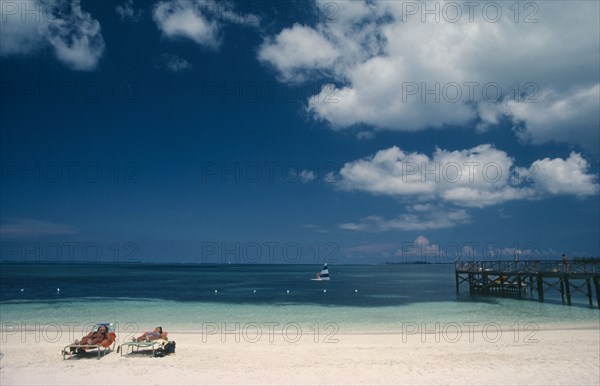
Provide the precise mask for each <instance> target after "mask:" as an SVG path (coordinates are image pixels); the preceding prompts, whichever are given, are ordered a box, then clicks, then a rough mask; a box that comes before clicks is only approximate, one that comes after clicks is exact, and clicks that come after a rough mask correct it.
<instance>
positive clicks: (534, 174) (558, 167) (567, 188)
mask: <svg viewBox="0 0 600 386" xmlns="http://www.w3.org/2000/svg"><path fill="white" fill-rule="evenodd" d="M588 169H589V164H588V162H587V161H586V160H585V159H583V158H582V157H581V155H580V154H579V153H575V152H571V154H570V155H569V158H567V159H562V158H554V159H550V158H544V159H542V160H537V161H535V162H533V163H532V165H531V167H530V168H529V170H527V171H522V172H521V173H525V174H526V175H527V176H530V178H531V179H532V180H534V181H536V185H537V189H538V191H540V192H542V193H546V194H549V195H558V194H568V195H574V196H591V195H595V194H598V182H597V180H598V178H597V176H595V175H592V174H587V171H588Z"/></svg>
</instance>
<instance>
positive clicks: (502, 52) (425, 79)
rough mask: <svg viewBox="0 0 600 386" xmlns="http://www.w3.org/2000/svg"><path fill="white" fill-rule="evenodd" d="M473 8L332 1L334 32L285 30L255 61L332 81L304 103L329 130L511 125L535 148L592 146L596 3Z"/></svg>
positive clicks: (598, 61)
mask: <svg viewBox="0 0 600 386" xmlns="http://www.w3.org/2000/svg"><path fill="white" fill-rule="evenodd" d="M317 4H318V5H319V4H321V3H320V2H317ZM466 4H467V3H460V2H444V1H435V2H429V3H426V2H393V1H382V2H367V1H354V2H341V3H336V5H337V6H338V9H336V12H335V15H334V17H335V18H336V22H335V23H334V22H329V20H328V19H327V18H326V17H324V18H322V21H321V22H319V23H317V24H316V25H314V26H300V25H295V26H293V27H290V28H285V29H283V30H282V31H280V33H279V34H277V35H275V36H268V37H266V38H265V41H264V43H263V45H262V46H261V48H260V50H259V53H258V58H259V59H260V60H262V61H263V62H266V63H268V64H270V65H271V66H273V67H274V68H275V70H276V71H277V73H278V77H279V79H281V80H282V81H290V80H293V81H299V80H302V79H308V78H312V76H313V75H314V76H320V77H323V76H326V77H327V79H324V81H323V83H327V84H329V83H332V82H333V83H335V85H336V86H335V87H334V88H331V87H330V86H327V87H323V89H322V91H321V92H320V93H319V94H318V95H315V96H312V97H311V98H308V99H307V110H308V112H309V113H310V114H311V115H313V116H314V117H315V118H316V119H319V120H323V121H325V122H328V123H329V124H330V125H331V126H332V127H333V128H334V129H344V128H348V127H352V126H354V125H357V124H367V125H371V126H373V127H375V128H377V129H379V130H403V131H416V130H423V129H426V128H432V127H433V128H444V127H448V126H454V125H462V126H472V127H474V128H478V129H479V130H485V129H489V128H490V127H493V126H494V125H497V124H498V123H499V122H500V118H502V117H506V118H508V119H510V120H512V121H513V122H514V123H515V125H517V126H522V128H521V131H519V133H520V135H521V137H522V138H523V139H526V140H531V141H532V142H534V143H543V142H546V141H551V140H556V141H565V142H570V143H576V144H579V145H583V146H587V147H588V148H594V146H596V147H597V142H598V141H597V139H598V135H597V133H598V129H599V127H598V87H599V84H600V79H599V76H598V71H597V69H598V67H599V65H600V58H599V56H598V50H597V47H598V45H600V41H599V37H598V34H597V33H596V32H597V31H598V28H599V23H600V21H599V19H598V17H597V15H598V13H599V12H600V6H599V3H597V2H581V3H577V6H576V7H574V6H566V5H565V3H563V2H541V3H525V2H520V3H514V4H513V3H510V4H509V3H501V2H500V3H499V2H490V3H477V4H478V5H476V6H474V7H475V8H472V9H471V8H469V7H470V6H467V5H466ZM472 4H473V3H471V5H472ZM490 5H493V8H494V9H492V10H491V11H490V9H489V6H490ZM411 7H412V8H411ZM426 7H427V9H430V10H431V9H434V10H436V11H434V12H433V14H429V15H426V14H425V12H424V9H425V8H426ZM456 7H458V9H456ZM465 7H466V8H465ZM497 7H501V9H500V10H499V11H500V12H501V15H502V16H501V17H499V18H496V16H495V15H496V13H495V12H496V11H497V10H496V8H497ZM515 7H516V8H518V9H519V10H520V12H519V14H518V15H517V14H516V13H515V11H514V9H515ZM532 7H533V8H532ZM323 8H325V7H319V9H323ZM492 11H493V12H492ZM456 15H460V17H458V18H457V17H456ZM471 15H472V17H471ZM515 18H516V19H515ZM582 36H587V37H588V38H586V39H582V38H581V37H582ZM575 58H576V60H575ZM331 99H335V100H337V102H336V103H326V101H327V100H331ZM590 138H592V139H595V141H596V142H595V143H592V144H591V145H590V142H589V141H590Z"/></svg>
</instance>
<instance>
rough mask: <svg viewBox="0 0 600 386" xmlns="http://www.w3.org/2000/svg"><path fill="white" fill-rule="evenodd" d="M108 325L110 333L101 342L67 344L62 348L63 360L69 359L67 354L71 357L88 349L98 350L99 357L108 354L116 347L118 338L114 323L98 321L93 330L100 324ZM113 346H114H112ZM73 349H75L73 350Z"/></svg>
mask: <svg viewBox="0 0 600 386" xmlns="http://www.w3.org/2000/svg"><path fill="white" fill-rule="evenodd" d="M102 325H104V326H107V327H108V333H107V334H106V336H107V338H106V339H105V340H103V341H102V342H101V343H100V344H70V345H67V346H65V348H63V350H62V356H63V360H65V359H67V356H68V357H69V358H71V357H72V356H73V355H77V354H78V353H81V352H82V351H83V352H87V351H88V350H97V351H98V359H100V358H101V357H102V356H104V355H106V354H108V353H109V352H111V351H112V350H114V348H115V344H116V343H115V342H116V340H117V334H115V331H114V325H113V324H112V323H98V324H96V325H95V326H94V327H93V328H92V330H94V331H96V330H98V328H99V327H100V326H102ZM111 346H112V348H111ZM71 349H75V350H74V351H72V350H71Z"/></svg>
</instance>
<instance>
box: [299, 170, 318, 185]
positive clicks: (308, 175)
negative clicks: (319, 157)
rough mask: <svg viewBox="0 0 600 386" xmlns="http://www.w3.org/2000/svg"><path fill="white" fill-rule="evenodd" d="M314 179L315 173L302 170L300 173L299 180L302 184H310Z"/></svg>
mask: <svg viewBox="0 0 600 386" xmlns="http://www.w3.org/2000/svg"><path fill="white" fill-rule="evenodd" d="M315 178H316V176H315V172H314V171H312V170H302V171H301V172H300V180H301V181H302V182H304V183H306V182H312V181H314V180H315Z"/></svg>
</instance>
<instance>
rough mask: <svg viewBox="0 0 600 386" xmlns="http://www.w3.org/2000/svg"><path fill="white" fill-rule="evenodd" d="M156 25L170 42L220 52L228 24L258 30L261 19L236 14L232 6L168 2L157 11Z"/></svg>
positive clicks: (191, 0) (197, 1)
mask: <svg viewBox="0 0 600 386" xmlns="http://www.w3.org/2000/svg"><path fill="white" fill-rule="evenodd" d="M153 17H154V21H155V22H156V25H157V26H158V28H159V29H160V30H161V32H162V33H163V34H164V35H165V36H166V37H168V38H186V39H191V40H192V41H194V42H195V43H197V44H199V45H201V46H204V47H207V48H210V49H218V48H219V46H220V45H221V43H222V40H223V37H222V28H223V25H224V23H235V24H240V25H247V26H257V25H258V22H259V20H260V19H259V18H258V17H257V16H255V15H252V14H248V15H246V14H241V13H239V12H236V10H235V8H234V6H233V5H232V4H231V3H229V2H219V3H217V2H213V1H205V0H166V1H160V2H158V3H157V4H156V5H155V7H154V12H153Z"/></svg>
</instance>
